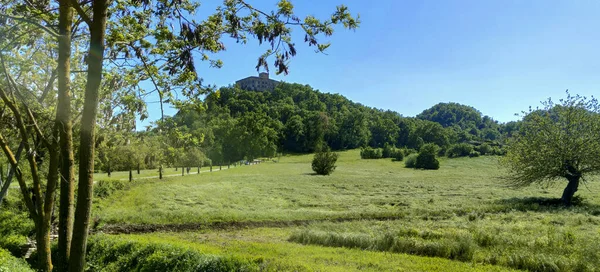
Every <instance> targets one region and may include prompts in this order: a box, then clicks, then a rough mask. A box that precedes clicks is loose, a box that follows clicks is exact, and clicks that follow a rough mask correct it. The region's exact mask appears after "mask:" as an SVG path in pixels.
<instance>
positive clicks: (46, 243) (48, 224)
mask: <svg viewBox="0 0 600 272" xmlns="http://www.w3.org/2000/svg"><path fill="white" fill-rule="evenodd" d="M54 134H55V137H56V136H58V130H55V133H54ZM55 139H56V138H55ZM58 145H59V143H58V142H54V143H53V144H52V145H51V146H50V147H48V151H49V155H50V156H49V157H50V159H49V161H50V163H49V166H48V176H47V179H48V182H47V185H46V194H45V196H44V202H43V203H42V202H41V203H38V204H37V205H40V206H42V205H43V212H42V213H41V215H40V216H38V218H39V221H40V222H39V225H38V228H39V230H38V241H37V252H38V258H39V259H38V260H39V261H40V264H41V265H40V268H42V269H47V270H46V271H52V269H53V267H52V257H51V256H52V254H51V249H50V245H51V244H50V231H51V228H52V210H53V209H54V199H55V196H56V187H57V185H58V168H59V162H60V160H59V149H58V147H59V146H58Z"/></svg>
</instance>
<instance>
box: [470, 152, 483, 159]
mask: <svg viewBox="0 0 600 272" xmlns="http://www.w3.org/2000/svg"><path fill="white" fill-rule="evenodd" d="M479 155H481V154H480V153H479V152H477V151H471V153H469V157H471V158H474V157H479Z"/></svg>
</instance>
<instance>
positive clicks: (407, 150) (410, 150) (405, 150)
mask: <svg viewBox="0 0 600 272" xmlns="http://www.w3.org/2000/svg"><path fill="white" fill-rule="evenodd" d="M403 151H404V156H408V155H410V154H416V153H417V150H415V149H412V148H405V149H403Z"/></svg>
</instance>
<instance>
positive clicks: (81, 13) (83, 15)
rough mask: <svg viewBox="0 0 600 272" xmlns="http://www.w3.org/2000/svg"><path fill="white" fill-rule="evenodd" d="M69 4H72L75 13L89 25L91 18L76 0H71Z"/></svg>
mask: <svg viewBox="0 0 600 272" xmlns="http://www.w3.org/2000/svg"><path fill="white" fill-rule="evenodd" d="M71 5H72V6H73V8H75V10H76V11H77V14H79V17H81V19H82V20H83V21H84V22H85V23H86V24H87V25H88V27H89V26H91V25H92V20H91V19H90V17H89V16H88V15H87V13H85V11H84V10H83V9H82V8H81V5H79V3H78V2H77V0H71Z"/></svg>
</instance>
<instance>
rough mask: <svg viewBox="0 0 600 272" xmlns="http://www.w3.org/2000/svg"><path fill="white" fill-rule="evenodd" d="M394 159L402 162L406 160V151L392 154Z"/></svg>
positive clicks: (397, 151)
mask: <svg viewBox="0 0 600 272" xmlns="http://www.w3.org/2000/svg"><path fill="white" fill-rule="evenodd" d="M392 158H394V159H393V160H394V161H402V160H404V151H402V149H396V150H394V151H393V152H392Z"/></svg>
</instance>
